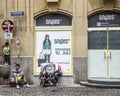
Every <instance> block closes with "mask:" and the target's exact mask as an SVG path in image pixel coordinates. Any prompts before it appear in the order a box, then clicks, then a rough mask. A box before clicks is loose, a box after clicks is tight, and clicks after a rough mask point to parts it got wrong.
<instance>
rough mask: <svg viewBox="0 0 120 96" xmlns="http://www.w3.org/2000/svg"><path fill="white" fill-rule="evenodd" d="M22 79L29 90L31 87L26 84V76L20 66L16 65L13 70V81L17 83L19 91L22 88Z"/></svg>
mask: <svg viewBox="0 0 120 96" xmlns="http://www.w3.org/2000/svg"><path fill="white" fill-rule="evenodd" d="M22 79H23V80H24V82H25V85H24V87H26V88H29V87H30V85H28V83H27V82H26V78H25V76H24V74H23V72H22V69H21V68H20V65H19V64H17V63H16V65H15V68H13V69H12V72H11V81H12V82H15V83H16V88H18V89H19V88H20V86H19V84H18V82H19V81H20V80H22Z"/></svg>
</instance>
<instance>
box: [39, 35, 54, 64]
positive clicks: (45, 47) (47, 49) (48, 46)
mask: <svg viewBox="0 0 120 96" xmlns="http://www.w3.org/2000/svg"><path fill="white" fill-rule="evenodd" d="M41 53H42V54H44V57H45V60H46V63H50V55H51V53H52V51H51V41H50V39H49V35H48V34H46V35H45V39H44V41H43V48H42V52H41Z"/></svg>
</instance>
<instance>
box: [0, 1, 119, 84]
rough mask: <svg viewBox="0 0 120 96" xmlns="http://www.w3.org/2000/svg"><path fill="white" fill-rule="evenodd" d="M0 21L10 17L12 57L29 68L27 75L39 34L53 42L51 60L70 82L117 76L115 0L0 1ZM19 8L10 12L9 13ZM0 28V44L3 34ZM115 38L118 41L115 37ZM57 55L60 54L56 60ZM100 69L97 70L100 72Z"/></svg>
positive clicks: (36, 70)
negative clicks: (18, 13) (71, 79)
mask: <svg viewBox="0 0 120 96" xmlns="http://www.w3.org/2000/svg"><path fill="white" fill-rule="evenodd" d="M0 4H1V11H0V17H1V19H0V22H1V24H2V22H3V21H4V20H6V19H10V20H12V21H13V22H14V30H13V31H12V33H13V38H12V39H11V40H9V41H10V42H11V48H12V51H11V57H12V62H15V61H16V60H17V59H18V58H17V55H18V47H17V45H16V40H17V39H19V40H20V42H21V44H20V62H21V63H22V64H23V65H22V67H23V68H24V69H29V72H30V73H29V74H30V75H29V76H28V77H29V78H31V81H32V76H34V75H38V74H39V65H38V63H37V59H38V58H39V54H40V52H41V50H42V42H43V40H44V36H45V35H46V34H49V36H50V39H51V42H52V55H51V61H56V62H58V63H60V64H61V66H62V68H63V71H64V75H65V76H68V75H70V76H73V79H74V82H75V83H79V82H80V81H87V80H88V79H90V80H91V79H99V78H100V79H105V78H114V79H116V78H117V79H119V74H118V73H120V72H119V57H120V56H119V49H120V47H119V28H120V24H119V14H120V7H119V6H120V1H119V0H110V1H109V0H35V1H34V0H1V1H0ZM21 11H22V12H24V15H23V16H11V14H10V13H11V12H21ZM0 30H1V37H0V41H1V42H0V44H1V45H3V44H4V42H5V41H6V39H5V38H4V31H3V30H2V28H1V29H0ZM116 40H117V42H116ZM60 58H61V59H60ZM101 70H102V71H101Z"/></svg>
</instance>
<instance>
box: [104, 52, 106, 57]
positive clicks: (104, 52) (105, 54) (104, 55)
mask: <svg viewBox="0 0 120 96" xmlns="http://www.w3.org/2000/svg"><path fill="white" fill-rule="evenodd" d="M104 59H106V52H105V51H104Z"/></svg>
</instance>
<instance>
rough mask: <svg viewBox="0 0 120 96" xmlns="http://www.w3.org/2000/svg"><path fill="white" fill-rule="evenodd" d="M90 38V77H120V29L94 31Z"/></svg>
mask: <svg viewBox="0 0 120 96" xmlns="http://www.w3.org/2000/svg"><path fill="white" fill-rule="evenodd" d="M88 38H89V39H88V78H110V79H113V78H114V79H115V78H120V31H96V32H95V31H92V32H88Z"/></svg>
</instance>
